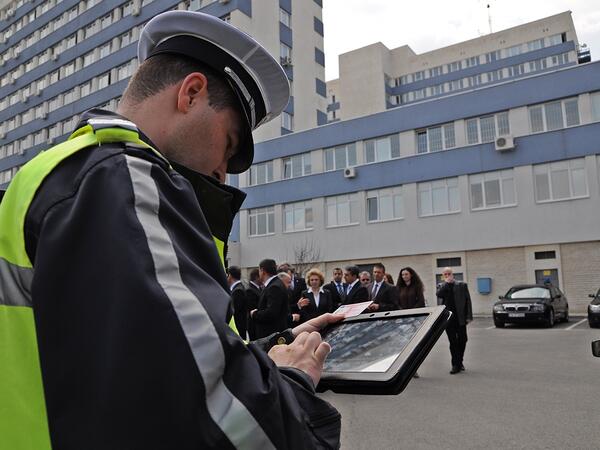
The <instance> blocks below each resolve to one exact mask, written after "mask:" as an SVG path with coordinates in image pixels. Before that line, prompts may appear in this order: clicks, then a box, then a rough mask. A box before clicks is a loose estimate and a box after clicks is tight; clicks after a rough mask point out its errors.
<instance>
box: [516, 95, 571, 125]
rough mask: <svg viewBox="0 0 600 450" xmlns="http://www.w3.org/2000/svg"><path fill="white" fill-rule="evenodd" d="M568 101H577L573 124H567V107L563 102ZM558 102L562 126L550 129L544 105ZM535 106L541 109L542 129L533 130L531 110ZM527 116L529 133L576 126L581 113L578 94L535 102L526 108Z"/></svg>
mask: <svg viewBox="0 0 600 450" xmlns="http://www.w3.org/2000/svg"><path fill="white" fill-rule="evenodd" d="M570 101H576V102H577V123H575V124H573V125H567V109H566V106H565V104H566V103H567V102H570ZM558 102H560V105H561V114H562V126H561V127H559V128H552V129H548V120H547V117H546V107H547V105H551V104H555V103H558ZM535 108H540V109H541V111H542V125H543V127H542V129H541V130H536V131H534V130H533V121H532V120H531V111H532V110H534V109H535ZM527 116H528V119H529V131H530V133H531V134H537V133H546V132H549V131H556V130H563V129H565V128H571V127H577V126H580V125H581V114H580V111H579V96H575V97H567V98H561V99H558V100H552V101H549V102H544V103H537V104H535V105H530V106H529V107H528V108H527Z"/></svg>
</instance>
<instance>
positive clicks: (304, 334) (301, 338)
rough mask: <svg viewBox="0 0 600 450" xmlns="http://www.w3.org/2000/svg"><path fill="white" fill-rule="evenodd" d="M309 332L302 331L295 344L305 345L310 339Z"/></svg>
mask: <svg viewBox="0 0 600 450" xmlns="http://www.w3.org/2000/svg"><path fill="white" fill-rule="evenodd" d="M308 336H309V334H308V332H306V331H304V332H302V333H300V334H299V335H298V336H297V337H296V339H294V344H297V345H304V343H305V342H306V340H307V339H308Z"/></svg>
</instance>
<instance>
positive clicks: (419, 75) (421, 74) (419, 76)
mask: <svg viewBox="0 0 600 450" xmlns="http://www.w3.org/2000/svg"><path fill="white" fill-rule="evenodd" d="M424 78H425V72H424V71H422V70H421V71H419V72H415V73H413V79H414V80H415V81H421V80H423V79H424Z"/></svg>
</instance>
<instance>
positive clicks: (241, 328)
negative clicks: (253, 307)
mask: <svg viewBox="0 0 600 450" xmlns="http://www.w3.org/2000/svg"><path fill="white" fill-rule="evenodd" d="M227 283H229V291H230V292H231V303H233V319H234V320H235V326H236V328H237V330H238V333H239V335H240V337H241V338H242V339H246V330H247V328H248V316H247V306H246V288H245V286H244V284H243V283H242V270H241V269H240V268H239V267H238V266H230V267H228V268H227Z"/></svg>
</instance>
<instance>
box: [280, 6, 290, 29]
mask: <svg viewBox="0 0 600 450" xmlns="http://www.w3.org/2000/svg"><path fill="white" fill-rule="evenodd" d="M279 21H280V22H281V23H282V24H284V25H285V26H286V27H288V28H291V27H292V16H291V14H290V13H289V12H287V11H286V10H285V9H283V8H279Z"/></svg>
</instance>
